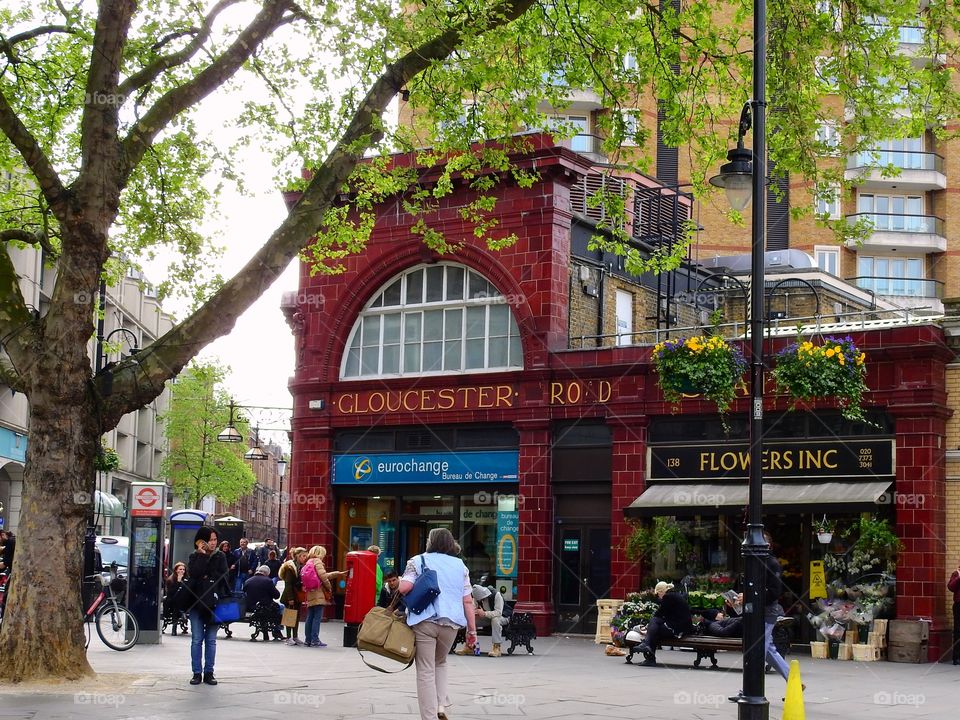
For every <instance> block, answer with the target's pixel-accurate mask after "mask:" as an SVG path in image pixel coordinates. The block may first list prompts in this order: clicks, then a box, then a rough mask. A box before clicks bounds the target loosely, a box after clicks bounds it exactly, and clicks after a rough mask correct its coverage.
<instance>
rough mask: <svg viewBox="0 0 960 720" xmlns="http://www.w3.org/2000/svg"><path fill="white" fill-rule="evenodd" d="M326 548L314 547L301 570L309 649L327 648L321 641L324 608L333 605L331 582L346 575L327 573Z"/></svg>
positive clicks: (340, 572) (342, 573)
mask: <svg viewBox="0 0 960 720" xmlns="http://www.w3.org/2000/svg"><path fill="white" fill-rule="evenodd" d="M326 556H327V550H326V548H323V547H321V546H319V545H314V546H313V547H312V548H310V552H309V553H307V558H306V561H305V562H304V564H303V567H302V568H301V569H300V584H301V586H302V587H303V589H304V591H305V592H306V594H307V597H306V604H307V622H306V625H305V626H304V628H303V630H304V635H306V642H305V644H306V646H307V647H321V648H323V647H326V646H327V644H326V643H325V642H321V641H320V623H321V622H323V608H324V607H326V606H327V605H330V604H332V603H333V585H332V584H331V581H333V580H337V579H338V578H341V577H343V576H344V575H346V573H345V572H343V571H334V572H327V569H326V568H325V567H324V565H323V559H324V558H325V557H326Z"/></svg>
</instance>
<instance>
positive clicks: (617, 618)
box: [610, 593, 659, 647]
mask: <svg viewBox="0 0 960 720" xmlns="http://www.w3.org/2000/svg"><path fill="white" fill-rule="evenodd" d="M658 607H659V606H658V605H657V603H656V602H654V601H653V599H652V598H650V597H647V595H646V594H641V593H631V594H630V595H628V596H627V598H626V602H624V603H623V605H621V606H620V608H619V609H618V610H617V612H616V613H615V614H614V616H613V618H612V619H611V620H610V637H611V638H612V639H613V644H614V645H616V646H617V647H622V646H623V638H624V636H625V635H626V634H627V632H629V631H630V630H632V629H633V628H634V627H636V626H637V625H645V624H646V623H648V622H650V618H652V617H653V614H654V613H655V612H656V611H657V608H658Z"/></svg>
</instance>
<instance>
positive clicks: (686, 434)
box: [625, 413, 896, 641]
mask: <svg viewBox="0 0 960 720" xmlns="http://www.w3.org/2000/svg"><path fill="white" fill-rule="evenodd" d="M870 419H871V423H854V422H851V421H848V420H847V419H845V418H844V417H843V416H842V415H841V414H840V413H818V414H801V413H786V414H783V415H772V416H770V417H769V418H768V421H767V424H768V429H767V437H766V438H765V446H766V447H765V450H764V455H763V458H764V477H765V483H764V507H765V520H764V522H765V525H766V527H767V528H768V529H769V530H770V532H771V534H772V536H773V545H774V547H773V550H774V553H775V554H776V555H777V557H778V558H779V559H780V561H781V563H782V564H783V566H784V581H785V584H786V586H787V588H788V594H787V597H786V598H785V602H784V607H785V608H787V610H788V612H789V614H792V615H795V616H798V617H804V616H808V615H813V616H816V615H818V614H820V613H821V611H822V607H821V603H819V602H818V600H820V599H825V600H833V599H838V600H844V599H845V597H846V588H848V587H853V586H859V585H870V584H874V583H880V584H882V585H883V586H884V587H886V586H887V585H889V584H890V583H892V581H893V577H894V575H893V570H894V567H893V564H892V562H888V561H887V558H885V557H876V556H874V555H870V556H864V555H863V553H860V554H857V553H854V552H852V548H853V545H854V544H855V541H856V540H857V539H858V538H859V533H856V532H855V530H857V529H859V524H860V522H861V519H862V518H874V517H875V518H877V519H878V521H881V520H882V521H887V522H892V521H893V520H894V519H895V518H894V508H893V504H892V503H893V500H894V493H893V492H892V491H891V486H892V485H893V483H894V481H895V478H896V439H895V437H894V436H893V435H892V432H891V428H892V422H891V420H890V419H889V418H886V417H885V416H883V415H882V414H877V413H873V414H871V418H870ZM727 422H728V423H730V424H731V425H732V426H733V427H732V428H731V430H733V431H734V432H735V428H736V426H737V425H739V424H741V423H743V422H745V419H744V418H741V417H738V416H732V417H730V418H728V419H727ZM711 425H712V424H711V423H706V424H704V423H690V422H683V421H680V419H678V418H664V419H662V420H658V421H655V422H653V423H651V428H650V436H651V443H650V444H649V446H648V449H647V472H646V474H647V486H646V490H645V491H644V492H643V494H641V495H640V496H639V497H638V498H637V499H636V500H635V501H634V502H633V503H631V504H630V506H629V507H628V508H627V509H626V511H625V513H626V515H627V516H628V517H632V518H634V519H641V518H655V520H654V521H653V523H652V525H650V527H651V528H652V530H651V532H650V535H649V537H648V538H645V537H644V536H643V535H642V533H641V535H640V536H639V539H638V542H639V543H640V544H641V546H642V545H643V544H644V543H647V545H646V546H645V547H639V548H637V549H638V550H640V551H641V552H640V553H635V554H645V555H646V556H647V557H649V558H651V560H652V567H651V570H652V573H653V575H655V576H656V577H657V578H663V579H671V580H673V581H675V582H680V581H684V580H685V581H686V584H687V589H688V590H690V591H692V592H693V593H694V594H693V596H692V597H693V598H694V599H695V600H696V603H695V604H705V605H704V606H705V607H711V606H712V605H713V604H716V603H718V602H721V601H719V600H718V599H717V597H715V596H714V595H715V593H717V592H720V591H722V590H725V589H729V588H730V587H732V586H733V584H734V581H735V579H736V577H737V576H738V575H739V573H740V572H741V569H742V567H741V565H742V558H741V556H740V540H741V532H742V528H743V526H744V523H745V515H744V513H745V508H746V506H747V482H746V481H747V474H748V469H749V464H748V463H749V457H748V456H749V453H748V447H747V444H746V443H745V442H743V441H739V442H737V441H731V440H729V439H724V438H723V436H722V435H719V436H717V437H712V435H714V434H716V430H715V429H711ZM841 433H847V434H846V436H843V435H841ZM818 435H819V436H820V437H818ZM797 438H803V439H797ZM828 529H829V530H830V531H831V532H826V531H827V530H828ZM821 530H822V531H824V532H820V531H821ZM658 542H659V543H661V544H662V545H663V547H659V546H658ZM644 551H646V552H644ZM881 554H882V553H881ZM824 565H826V568H825V567H824ZM855 593H856V591H851V595H853V594H855ZM860 594H863V593H862V592H861V593H860ZM868 594H869V593H868ZM893 595H894V593H893V592H889V593H886V592H885V597H889V599H890V600H891V601H892V599H893ZM721 604H722V603H721ZM884 610H885V611H886V614H888V615H891V616H892V612H893V610H894V608H893V607H892V606H891V605H888V604H887V602H886V601H884ZM813 633H814V630H813V628H812V626H811V625H810V624H809V623H805V622H804V623H799V624H798V635H797V636H796V639H797V640H803V641H808V640H810V639H814V638H813Z"/></svg>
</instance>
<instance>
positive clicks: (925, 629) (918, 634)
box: [888, 620, 930, 645]
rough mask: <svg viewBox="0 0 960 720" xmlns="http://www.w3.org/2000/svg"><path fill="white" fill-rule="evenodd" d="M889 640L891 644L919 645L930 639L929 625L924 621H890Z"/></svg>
mask: <svg viewBox="0 0 960 720" xmlns="http://www.w3.org/2000/svg"><path fill="white" fill-rule="evenodd" d="M888 635H889V640H890V644H891V645H893V643H919V642H927V641H928V640H929V639H930V623H929V622H927V621H925V620H891V621H890V625H889V633H888Z"/></svg>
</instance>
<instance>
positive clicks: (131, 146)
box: [121, 0, 296, 185]
mask: <svg viewBox="0 0 960 720" xmlns="http://www.w3.org/2000/svg"><path fill="white" fill-rule="evenodd" d="M295 7H296V6H295V5H294V4H293V3H292V2H291V0H266V2H264V4H263V8H262V9H261V10H260V12H259V13H257V16H256V17H255V18H254V19H253V20H252V21H251V22H250V24H249V25H247V27H245V28H244V29H243V30H242V31H241V32H240V34H239V35H237V38H236V39H235V40H234V41H233V43H232V44H231V45H230V47H229V48H227V49H226V50H225V51H224V52H223V54H221V55H220V56H219V57H217V58H216V59H215V60H214V61H213V62H212V63H211V64H210V65H208V66H207V67H205V68H204V69H203V70H201V71H200V72H199V73H197V75H196V76H195V77H194V78H193V79H191V80H190V81H189V82H186V83H184V84H183V85H180V86H179V87H175V88H173V89H172V90H170V91H168V92H167V93H165V94H164V95H163V96H162V97H161V98H160V99H159V100H157V102H156V103H155V104H154V105H153V107H151V108H150V109H149V110H148V111H147V112H146V114H145V115H144V116H143V117H142V118H141V119H140V120H139V121H138V122H137V124H136V125H134V126H133V127H132V128H131V129H130V132H129V133H128V134H127V136H126V138H124V140H123V151H124V168H123V172H122V175H121V180H122V182H121V185H125V184H126V179H127V178H128V177H129V176H130V173H131V172H133V169H134V168H136V167H137V165H138V164H139V163H140V161H141V160H142V159H143V156H144V154H145V153H146V152H147V148H148V147H150V145H151V144H152V143H153V139H154V138H155V137H156V136H157V134H158V133H160V132H161V131H162V130H163V129H164V128H165V127H166V126H167V125H168V124H169V123H170V121H171V120H173V119H174V118H175V117H176V116H177V115H179V114H180V113H181V112H183V111H184V110H186V109H187V108H190V107H192V106H193V105H196V104H197V103H198V102H200V101H201V100H202V99H203V98H205V97H206V96H207V95H209V94H210V93H212V92H213V91H214V90H216V89H217V88H219V87H220V86H221V85H223V83H224V82H226V81H227V80H229V79H230V78H231V77H233V76H234V75H235V74H236V73H237V71H238V70H239V69H240V68H241V67H243V64H244V63H245V62H247V60H249V59H250V57H251V56H252V55H253V54H254V53H255V52H256V51H257V49H258V48H259V47H260V45H261V44H262V43H263V42H264V41H265V40H266V39H267V38H269V37H270V36H271V34H272V33H273V32H274V31H275V30H276V29H277V28H278V27H280V26H282V25H284V24H286V23H287V22H289V16H285V15H284V13H285V12H286V11H287V10H293V9H294V8H295ZM191 45H192V43H191ZM200 45H201V46H202V43H201V44H200ZM188 47H190V46H188ZM197 49H199V47H198V48H197ZM193 52H196V50H194V51H193ZM147 69H149V68H147ZM145 70H146V69H145ZM160 72H162V68H161V69H159V70H157V74H159V73H160ZM134 77H136V76H134Z"/></svg>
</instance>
